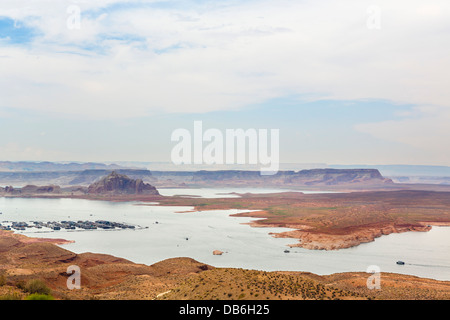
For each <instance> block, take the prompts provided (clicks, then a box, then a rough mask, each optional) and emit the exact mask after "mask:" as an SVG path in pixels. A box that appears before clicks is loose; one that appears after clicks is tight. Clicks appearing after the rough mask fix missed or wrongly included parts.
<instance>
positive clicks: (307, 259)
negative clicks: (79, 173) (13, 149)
mask: <svg viewBox="0 0 450 320" xmlns="http://www.w3.org/2000/svg"><path fill="white" fill-rule="evenodd" d="M161 191H162V194H166V193H173V194H187V191H188V190H179V189H178V191H177V190H168V189H166V191H164V189H162V190H161ZM180 191H182V192H180ZM189 191H190V192H189V194H194V195H197V196H202V195H204V196H206V197H214V192H216V193H226V192H242V193H245V192H250V191H252V192H255V190H254V189H251V190H250V189H220V190H212V189H197V190H189ZM270 191H272V192H273V191H274V190H270ZM261 192H264V190H261ZM220 196H222V195H220ZM141 204H142V203H139V202H108V201H94V200H82V199H38V198H34V199H27V198H0V212H2V215H0V221H1V222H3V221H25V222H31V221H44V222H47V221H62V220H72V221H78V220H89V221H95V220H109V221H115V222H124V223H129V224H134V225H137V226H140V227H142V228H137V229H136V230H129V229H127V230H112V231H111V230H89V231H85V230H60V231H53V230H49V229H45V228H43V229H35V228H29V229H27V230H26V231H21V232H20V233H22V234H26V235H28V236H31V237H44V238H63V239H67V240H74V241H75V243H72V244H67V245H63V246H62V247H64V248H66V249H68V250H70V251H73V252H76V253H82V252H95V253H105V254H111V255H114V256H117V257H121V258H125V259H128V260H131V261H133V262H136V263H144V264H153V263H156V262H159V261H161V260H164V259H167V258H174V257H190V258H193V259H196V260H198V261H200V262H203V263H207V264H211V265H213V266H216V267H233V268H247V269H258V270H266V271H274V270H286V271H308V272H313V273H316V274H331V273H337V272H349V271H364V272H365V271H366V270H367V268H368V267H369V266H371V265H377V266H378V267H380V269H381V272H395V273H404V274H411V275H416V276H420V277H425V278H433V279H438V280H450V228H449V227H433V228H432V230H431V231H430V232H407V233H401V234H391V235H388V236H382V237H380V238H377V239H376V240H375V241H374V242H371V243H366V244H361V245H359V246H357V247H354V248H349V249H341V250H337V251H323V250H307V249H302V248H292V249H289V248H288V247H287V245H288V244H292V243H296V242H297V240H296V239H277V238H273V237H272V236H270V235H269V233H270V232H282V231H286V230H288V229H285V228H253V227H250V226H248V225H246V224H244V223H246V222H249V221H251V220H253V219H249V218H242V217H231V216H230V214H233V213H238V212H242V210H215V211H207V212H185V211H190V210H192V208H191V207H160V206H158V205H156V204H153V205H141ZM3 224H5V223H3ZM286 249H288V250H289V251H290V252H289V253H285V252H284V250H286ZM213 250H221V251H223V252H225V253H224V254H223V255H222V256H214V255H213V254H212V251H213ZM398 260H402V261H404V262H405V263H406V264H405V265H404V266H399V265H397V264H396V261H398Z"/></svg>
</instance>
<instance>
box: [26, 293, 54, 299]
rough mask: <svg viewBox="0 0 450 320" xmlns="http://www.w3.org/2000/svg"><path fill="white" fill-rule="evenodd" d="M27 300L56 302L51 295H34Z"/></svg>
mask: <svg viewBox="0 0 450 320" xmlns="http://www.w3.org/2000/svg"><path fill="white" fill-rule="evenodd" d="M25 300H54V298H53V297H52V296H51V295H49V294H39V293H33V294H30V295H29V296H27V297H26V298H25Z"/></svg>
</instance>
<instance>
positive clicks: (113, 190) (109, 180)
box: [87, 171, 159, 195]
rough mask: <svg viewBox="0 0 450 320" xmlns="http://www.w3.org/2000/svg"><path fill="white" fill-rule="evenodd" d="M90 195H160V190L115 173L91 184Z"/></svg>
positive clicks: (138, 180)
mask: <svg viewBox="0 0 450 320" xmlns="http://www.w3.org/2000/svg"><path fill="white" fill-rule="evenodd" d="M87 192H88V193H89V194H114V195H117V194H150V195H159V192H158V190H156V188H155V187H154V186H152V185H150V184H149V183H144V182H143V181H142V180H141V179H136V180H134V179H131V178H129V177H128V176H126V175H123V174H118V173H117V172H115V171H113V172H111V173H110V174H109V175H107V176H106V177H103V178H101V179H100V180H99V181H97V182H94V183H93V184H91V185H90V186H89V188H88V190H87Z"/></svg>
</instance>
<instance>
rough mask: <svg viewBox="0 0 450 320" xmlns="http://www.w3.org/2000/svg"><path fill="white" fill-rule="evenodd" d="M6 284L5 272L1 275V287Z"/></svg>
mask: <svg viewBox="0 0 450 320" xmlns="http://www.w3.org/2000/svg"><path fill="white" fill-rule="evenodd" d="M5 284H6V277H5V275H4V274H2V275H1V276H0V287H3V286H4V285H5Z"/></svg>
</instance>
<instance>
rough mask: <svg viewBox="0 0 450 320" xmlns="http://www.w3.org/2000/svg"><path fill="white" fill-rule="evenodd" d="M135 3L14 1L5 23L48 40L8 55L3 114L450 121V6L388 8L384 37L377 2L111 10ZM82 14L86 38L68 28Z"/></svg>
mask: <svg viewBox="0 0 450 320" xmlns="http://www.w3.org/2000/svg"><path fill="white" fill-rule="evenodd" d="M124 2H128V3H132V2H133V1H119V0H103V1H57V2H55V1H50V0H48V1H32V2H31V4H30V1H17V0H14V1H2V3H1V4H0V15H1V16H9V17H11V18H13V19H18V20H21V21H23V22H24V23H26V24H27V25H29V26H33V27H35V28H37V29H38V30H39V31H40V32H41V33H42V35H41V36H39V37H38V38H36V39H35V41H34V42H33V43H32V44H31V45H30V46H25V47H21V46H14V47H12V46H5V45H3V46H1V47H0V56H1V58H0V70H1V75H2V77H1V79H0V96H1V97H2V102H1V104H2V106H4V107H9V108H22V109H32V110H39V111H51V112H61V113H63V114H70V115H78V116H87V117H137V116H142V115H147V114H152V113H158V112H180V111H185V112H205V111H212V110H224V109H237V108H241V107H244V106H247V105H251V104H255V103H259V102H263V101H265V100H267V99H270V98H276V97H282V96H284V95H309V96H313V97H314V98H329V99H345V100H353V99H384V100H390V101H393V102H398V103H409V104H416V105H427V106H430V105H431V106H439V107H440V108H439V110H447V107H448V102H449V101H450V91H449V90H448V88H447V82H446V77H447V72H444V71H445V70H447V71H448V70H450V59H449V58H448V57H449V56H450V52H449V51H450V42H449V41H446V40H448V28H449V27H450V19H449V17H450V12H449V8H450V6H449V3H448V1H445V0H442V1H437V0H436V1H429V2H427V4H424V3H423V1H419V0H415V1H395V3H393V1H381V0H380V1H377V2H376V3H377V5H379V7H380V9H381V30H369V29H367V27H366V20H367V18H368V15H367V8H368V7H369V6H370V5H372V4H373V3H372V2H371V1H349V0H347V1H339V2H336V1H321V2H318V1H311V0H310V1H242V2H232V3H231V4H228V5H223V4H221V5H212V2H208V3H207V4H203V5H202V4H199V5H195V6H192V7H189V8H186V5H180V6H175V5H174V6H167V7H153V8H152V7H145V6H144V7H133V6H131V7H129V8H126V7H123V8H122V9H121V10H108V11H102V10H101V9H102V8H104V7H106V6H107V5H112V4H117V3H124ZM146 2H149V3H150V2H153V1H146ZM169 2H170V1H169ZM74 3H78V4H79V5H80V8H81V9H82V21H81V29H80V30H69V29H67V27H66V19H67V12H66V8H67V7H68V6H69V5H71V4H74ZM134 3H136V1H134ZM141 3H142V1H141ZM217 3H220V2H217ZM94 9H95V10H99V11H98V12H99V13H98V14H97V15H95V14H92V13H91V14H88V13H89V12H91V11H90V10H94ZM88 48H91V50H89V49H88ZM0 107H1V106H0ZM439 112H441V111H439ZM445 115H446V113H445Z"/></svg>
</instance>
